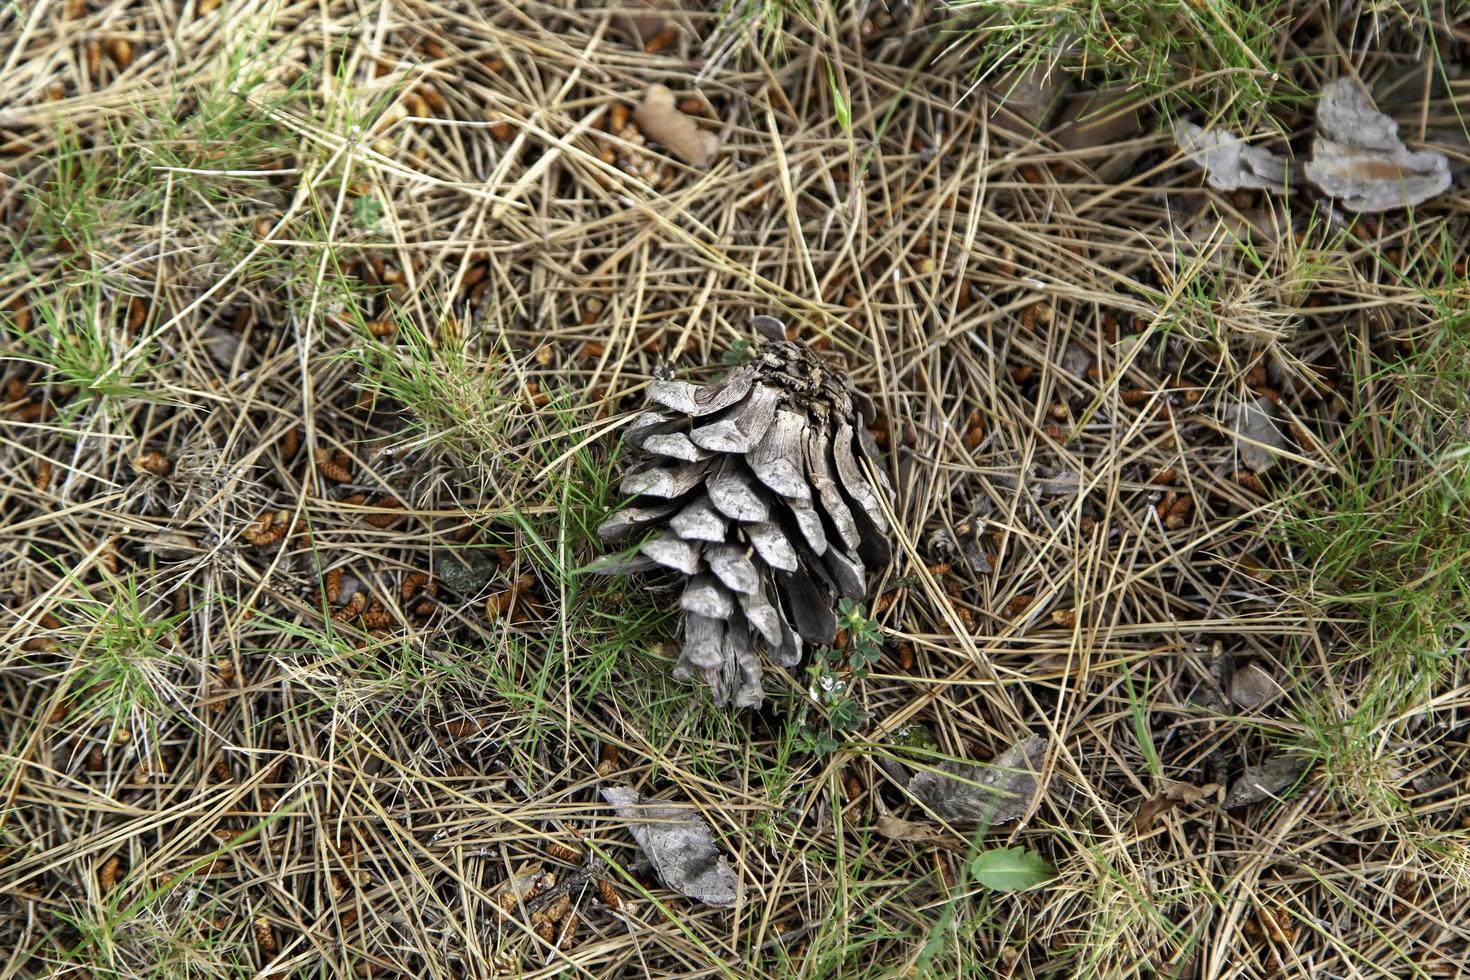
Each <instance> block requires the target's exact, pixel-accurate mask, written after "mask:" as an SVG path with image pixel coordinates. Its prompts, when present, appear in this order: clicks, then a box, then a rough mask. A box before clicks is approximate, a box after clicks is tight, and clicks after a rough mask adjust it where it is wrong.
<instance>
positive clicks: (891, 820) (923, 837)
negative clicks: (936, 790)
mask: <svg viewBox="0 0 1470 980" xmlns="http://www.w3.org/2000/svg"><path fill="white" fill-rule="evenodd" d="M874 829H875V830H877V831H878V833H879V834H881V835H883V836H884V837H887V838H888V839H889V840H903V841H909V842H911V843H915V844H938V843H939V842H941V841H943V840H945V839H946V838H947V837H948V835H947V834H945V833H944V831H942V830H940V829H939V828H938V827H936V826H934V825H933V824H930V823H924V822H922V821H918V820H904V819H902V818H900V817H895V816H894V815H893V814H891V813H885V814H883V815H882V816H880V817H879V818H878V822H877V824H875V825H874Z"/></svg>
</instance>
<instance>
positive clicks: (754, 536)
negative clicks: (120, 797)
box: [743, 521, 798, 572]
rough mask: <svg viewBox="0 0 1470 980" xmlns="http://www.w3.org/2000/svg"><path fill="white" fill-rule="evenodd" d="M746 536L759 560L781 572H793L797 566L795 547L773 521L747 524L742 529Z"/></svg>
mask: <svg viewBox="0 0 1470 980" xmlns="http://www.w3.org/2000/svg"><path fill="white" fill-rule="evenodd" d="M743 530H744V531H745V536H746V538H748V539H749V541H750V543H751V545H752V547H754V548H755V550H756V554H758V555H760V556H761V560H762V561H764V562H765V563H766V564H767V565H770V566H771V567H772V568H779V569H780V570H781V571H783V572H794V571H796V569H797V567H798V562H797V557H796V547H795V546H794V545H792V543H791V541H790V540H789V539H788V538H787V537H786V534H785V532H783V531H782V530H781V529H780V528H779V527H777V526H776V524H775V523H774V522H771V521H762V522H761V523H759V524H747V525H746V526H745V527H744V529H743Z"/></svg>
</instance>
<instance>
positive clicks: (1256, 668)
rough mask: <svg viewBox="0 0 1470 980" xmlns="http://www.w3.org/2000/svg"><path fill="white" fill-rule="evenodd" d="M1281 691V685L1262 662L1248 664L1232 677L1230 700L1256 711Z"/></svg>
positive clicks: (1248, 709)
mask: <svg viewBox="0 0 1470 980" xmlns="http://www.w3.org/2000/svg"><path fill="white" fill-rule="evenodd" d="M1279 693H1281V688H1280V686H1279V685H1278V684H1277V683H1276V681H1275V679H1274V678H1272V676H1271V675H1270V674H1268V673H1267V672H1266V671H1265V670H1264V669H1263V668H1262V667H1261V665H1260V664H1256V663H1252V664H1247V665H1246V666H1245V667H1243V668H1241V669H1240V670H1237V671H1236V672H1235V676H1234V677H1232V678H1230V700H1232V701H1234V702H1235V703H1236V704H1237V705H1239V706H1240V707H1242V708H1244V709H1246V710H1247V711H1254V710H1255V709H1256V708H1259V707H1260V706H1261V705H1263V704H1265V703H1266V702H1267V701H1269V700H1271V699H1272V698H1273V697H1275V696H1276V695H1277V694H1279Z"/></svg>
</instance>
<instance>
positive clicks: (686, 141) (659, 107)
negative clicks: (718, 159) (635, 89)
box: [633, 85, 720, 167]
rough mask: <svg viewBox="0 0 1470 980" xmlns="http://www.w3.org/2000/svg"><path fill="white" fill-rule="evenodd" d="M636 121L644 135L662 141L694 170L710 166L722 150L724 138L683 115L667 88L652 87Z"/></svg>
mask: <svg viewBox="0 0 1470 980" xmlns="http://www.w3.org/2000/svg"><path fill="white" fill-rule="evenodd" d="M633 121H634V122H635V123H637V124H638V128H639V129H640V130H641V131H642V132H643V135H645V136H647V137H648V138H650V139H655V140H658V141H659V142H660V143H662V144H663V145H664V146H666V147H668V148H669V152H671V153H673V154H674V156H676V157H678V158H679V159H680V160H683V161H684V162H685V163H687V164H689V165H690V166H691V167H707V166H709V162H710V161H711V160H713V159H714V157H715V154H716V153H718V152H719V150H720V138H719V137H718V136H716V135H715V134H714V133H711V132H709V131H708V130H704V129H700V128H699V125H698V124H697V123H695V121H694V120H693V119H691V118H690V117H689V116H686V115H685V114H684V113H682V112H680V111H679V107H678V105H677V103H676V102H675V99H674V93H673V92H671V91H669V89H668V87H667V86H664V85H652V86H649V89H648V94H647V95H645V96H644V97H643V104H642V105H640V106H639V107H638V108H637V109H635V110H634V111H633Z"/></svg>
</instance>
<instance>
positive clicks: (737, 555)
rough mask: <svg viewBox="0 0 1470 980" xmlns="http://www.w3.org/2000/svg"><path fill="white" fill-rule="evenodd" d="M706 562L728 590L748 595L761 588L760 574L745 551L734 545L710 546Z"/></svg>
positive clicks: (705, 552) (705, 554)
mask: <svg viewBox="0 0 1470 980" xmlns="http://www.w3.org/2000/svg"><path fill="white" fill-rule="evenodd" d="M704 560H705V561H707V562H709V567H710V571H712V572H714V573H715V577H716V578H718V579H719V580H720V581H721V582H723V583H725V587H726V588H729V589H731V590H733V591H735V592H741V593H744V594H746V595H749V594H751V593H752V592H755V591H756V590H757V589H759V588H760V584H761V583H760V573H759V572H757V571H756V569H755V565H754V564H753V563H752V562H751V560H750V556H749V555H747V554H746V553H745V551H744V550H743V549H741V548H737V547H736V546H734V545H732V544H715V545H709V546H707V547H706V548H705V549H704Z"/></svg>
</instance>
